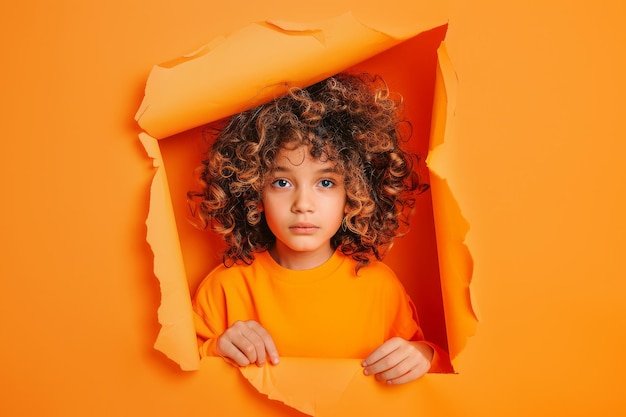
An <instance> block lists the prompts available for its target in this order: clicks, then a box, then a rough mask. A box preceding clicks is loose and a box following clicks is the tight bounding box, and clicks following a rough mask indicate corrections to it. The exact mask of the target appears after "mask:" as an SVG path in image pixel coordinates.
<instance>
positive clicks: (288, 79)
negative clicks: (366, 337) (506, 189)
mask: <svg viewBox="0 0 626 417" xmlns="http://www.w3.org/2000/svg"><path fill="white" fill-rule="evenodd" d="M424 22H427V20H426V19H424V20H423V21H422V23H420V22H419V21H418V22H416V23H415V24H414V26H413V28H414V30H413V31H412V32H409V31H407V30H405V29H406V28H404V30H403V31H402V37H400V36H397V34H396V35H395V36H391V35H388V34H386V33H384V32H383V31H381V30H380V29H376V28H374V27H371V26H366V25H363V24H362V23H360V22H358V21H357V20H356V19H355V18H354V17H353V16H352V15H350V14H347V15H343V16H340V17H338V18H336V19H332V20H329V21H325V22H320V23H317V24H308V25H301V24H286V23H282V22H272V23H267V22H266V23H260V24H253V25H250V26H248V27H246V28H244V29H242V30H241V31H238V32H236V33H234V34H231V35H229V36H227V37H221V38H217V39H216V40H215V41H213V42H211V43H210V44H208V45H206V46H204V47H202V48H200V49H198V50H197V51H195V52H194V53H192V54H189V55H186V56H183V57H181V58H179V59H177V60H173V61H170V62H169V63H166V64H163V65H160V66H156V67H154V69H153V71H152V72H151V74H150V77H149V79H148V83H147V86H146V95H145V97H144V100H143V102H142V104H141V107H140V109H139V111H138V112H137V115H136V119H137V121H138V122H139V124H140V125H141V126H142V128H143V129H145V130H146V131H147V132H148V133H149V134H147V133H141V134H140V139H141V141H142V143H143V145H144V147H145V149H146V151H147V152H148V155H149V156H151V157H152V158H153V159H154V166H155V167H156V168H157V169H156V173H155V176H154V179H153V183H152V186H151V195H150V213H149V216H148V219H147V221H146V223H147V226H148V236H147V240H148V242H149V243H150V245H151V248H152V251H153V253H154V272H155V275H156V277H157V278H158V280H159V281H160V285H161V292H162V300H161V306H160V308H159V322H160V323H161V325H162V329H161V331H160V333H159V336H158V339H157V341H156V343H155V348H156V349H158V350H160V351H162V352H163V353H165V354H166V355H167V356H168V357H169V358H171V359H172V360H174V361H175V362H177V363H178V364H179V365H180V366H181V368H182V369H185V370H196V369H199V368H200V361H199V357H198V352H197V348H196V341H195V330H194V326H193V318H192V312H191V299H190V296H189V287H188V282H187V278H186V275H185V267H184V263H183V257H182V253H181V249H180V242H179V238H178V233H177V229H176V221H175V218H174V210H173V208H172V201H171V198H170V195H169V187H168V181H167V177H166V172H165V168H164V166H163V160H162V157H161V152H160V149H159V142H158V139H161V138H165V137H168V136H170V135H172V134H175V133H178V132H182V131H185V130H188V129H191V128H194V127H198V126H201V125H203V124H206V123H209V122H212V121H215V120H217V119H220V118H222V117H225V116H228V115H230V114H233V113H236V112H238V111H241V110H244V109H246V108H248V107H251V106H253V105H256V104H259V103H260V102H262V101H265V100H269V99H272V98H273V97H274V96H275V95H279V94H282V93H283V92H284V91H285V90H284V89H285V85H286V84H290V85H298V86H305V85H309V84H311V83H313V82H316V81H318V80H321V79H323V78H325V77H327V76H329V75H331V74H334V73H336V72H340V71H343V70H345V69H348V68H350V67H351V66H353V65H355V64H357V63H359V62H361V61H363V60H365V59H367V58H369V57H372V56H374V55H376V54H378V53H380V52H382V51H384V50H386V49H388V48H390V47H392V46H394V45H396V44H399V43H401V42H403V41H404V40H407V39H408V38H411V37H413V36H416V35H417V34H419V33H421V32H422V31H425V30H427V29H431V28H432V27H433V26H434V25H432V21H430V22H428V24H426V23H424ZM438 23H439V24H443V23H445V22H443V21H439V22H438ZM386 24H387V26H393V25H390V24H389V22H386ZM258 49H272V50H273V51H280V53H279V54H278V55H280V59H279V57H277V59H276V60H273V59H267V56H265V59H263V60H261V61H259V60H258V59H257V58H258V57H256V58H255V57H254V56H253V55H254V54H258V53H259V51H258ZM263 53H264V54H265V53H268V51H266V50H265V51H264V52H263ZM242 60H243V61H242ZM242 62H244V64H242ZM246 62H247V63H248V64H245V63H246ZM249 62H254V64H255V65H254V66H252V65H249ZM263 63H267V64H268V65H267V66H263V65H260V64H263ZM268 86H269V87H268ZM455 86H456V84H455V77H454V72H453V70H452V66H451V64H450V62H449V60H448V59H447V55H446V54H445V46H443V47H442V48H440V50H439V68H438V72H437V83H436V91H435V103H434V106H433V112H434V116H433V128H432V132H433V133H432V138H431V147H432V148H433V149H434V148H435V147H436V146H437V145H439V144H441V143H442V142H443V140H444V139H445V138H446V137H447V136H449V135H450V134H451V133H450V132H451V129H450V126H451V119H452V114H453V108H454V89H455V88H456V87H455ZM437 152H438V151H437ZM428 162H429V165H431V168H432V169H433V175H432V176H431V189H432V192H433V206H434V211H435V226H436V231H437V245H438V250H439V253H440V265H441V281H442V295H443V300H444V307H445V314H446V326H447V329H448V337H449V347H450V354H451V356H452V357H455V356H456V355H457V354H458V352H459V351H460V350H461V349H462V347H463V345H464V344H465V341H466V339H467V337H468V336H470V335H471V334H473V332H474V327H475V324H476V317H475V315H474V313H473V310H472V307H471V304H470V303H469V301H470V300H469V292H468V288H469V283H470V280H471V270H472V260H471V257H470V255H469V251H468V250H467V247H466V246H465V245H464V244H463V240H464V236H465V233H466V232H467V227H468V226H467V223H466V222H465V220H464V219H463V218H462V216H461V214H460V211H459V210H458V205H456V202H455V201H454V198H453V197H452V194H451V192H450V190H449V188H448V186H447V184H446V183H445V181H444V180H441V179H440V177H439V176H438V175H437V174H435V171H436V172H444V171H445V161H444V160H443V159H442V158H439V157H431V158H429V159H428ZM190 170H191V167H190ZM291 359H293V360H288V358H285V360H284V361H283V362H282V363H281V364H280V365H279V366H277V367H275V368H269V367H268V368H262V369H256V368H254V367H247V368H244V369H242V371H241V372H242V373H243V374H244V376H245V377H246V378H247V379H248V380H249V381H250V382H251V383H252V385H254V386H255V387H256V388H257V389H258V390H259V391H261V392H263V393H265V394H267V395H268V397H269V398H272V399H276V400H279V401H282V402H284V403H285V404H287V405H289V406H291V407H294V408H296V409H298V410H300V411H302V412H305V413H308V414H311V415H315V414H316V413H317V414H316V415H321V414H320V410H321V411H322V414H323V412H324V410H326V409H330V408H332V407H333V405H334V404H336V402H337V401H339V400H340V399H341V396H342V393H343V392H344V390H345V389H346V387H351V386H353V385H354V384H355V383H354V381H361V379H362V378H363V376H362V375H359V376H357V375H358V374H359V373H360V367H359V366H358V365H356V366H355V365H354V364H355V363H357V361H356V360H353V359H350V360H335V359H312V360H307V359H306V358H291ZM312 364H315V366H312ZM322 369H332V372H331V374H332V379H328V378H329V377H326V379H325V378H324V375H320V376H319V378H308V377H307V375H312V374H314V373H316V372H320V371H321V370H322ZM358 378H361V379H358ZM325 380H326V381H327V382H328V383H327V384H318V382H314V381H325ZM314 383H315V384H318V385H315V387H314V389H313V388H311V387H309V388H310V389H309V388H307V387H304V386H301V384H314ZM351 384H352V385H351ZM359 384H361V382H359V383H356V385H354V386H358V387H360V385H359ZM359 389H360V388H359ZM312 393H315V395H312Z"/></svg>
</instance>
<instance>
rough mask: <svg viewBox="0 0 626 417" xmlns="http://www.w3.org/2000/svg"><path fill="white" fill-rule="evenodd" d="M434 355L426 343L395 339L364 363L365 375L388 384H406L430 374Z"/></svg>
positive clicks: (384, 344)
mask: <svg viewBox="0 0 626 417" xmlns="http://www.w3.org/2000/svg"><path fill="white" fill-rule="evenodd" d="M433 354H434V351H433V348H431V347H430V346H428V345H427V344H426V343H422V342H409V341H407V340H404V339H402V338H400V337H393V338H391V339H389V340H387V341H386V342H385V343H383V344H382V345H381V346H379V347H378V348H377V349H376V350H375V351H374V352H372V353H371V354H370V355H369V356H368V357H367V358H366V359H365V360H364V361H363V363H362V365H363V367H364V368H365V369H363V373H364V374H365V375H374V376H375V378H376V380H377V381H381V382H385V383H387V384H404V383H406V382H410V381H413V380H415V379H417V378H419V377H421V376H422V375H424V374H425V373H426V372H428V370H429V369H430V362H431V360H432V358H433Z"/></svg>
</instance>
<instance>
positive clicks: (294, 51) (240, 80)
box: [135, 14, 444, 139]
mask: <svg viewBox="0 0 626 417" xmlns="http://www.w3.org/2000/svg"><path fill="white" fill-rule="evenodd" d="M442 23H444V22H442ZM428 28H429V27H425V26H423V25H421V24H420V21H417V22H416V23H415V25H414V27H413V32H412V33H406V31H402V32H400V35H399V36H397V35H394V34H387V33H384V32H382V31H380V30H378V29H377V28H375V27H370V26H367V25H364V24H362V23H361V22H359V21H358V20H356V19H355V18H354V17H353V16H352V15H351V14H345V15H342V16H339V17H337V18H335V19H330V20H327V21H322V22H316V23H310V24H302V23H286V22H263V23H257V24H252V25H250V26H247V27H245V28H243V29H241V30H239V31H237V32H235V33H232V34H230V35H229V36H227V37H224V38H220V39H217V40H214V41H213V42H211V43H209V44H207V45H205V46H203V47H202V48H200V49H199V50H197V51H196V52H194V53H192V54H189V55H185V56H183V57H181V58H178V59H176V60H173V61H170V62H168V63H165V64H162V65H157V66H155V67H154V68H153V69H152V71H151V73H150V76H149V78H148V82H147V85H146V91H145V98H144V100H143V102H142V104H141V106H140V108H139V110H138V111H137V114H136V116H135V118H136V119H137V122H138V123H139V125H140V126H141V127H142V128H143V129H144V130H145V131H146V132H148V133H149V134H150V135H151V136H153V137H155V138H157V139H162V138H164V137H167V136H171V135H173V134H175V133H180V132H182V131H185V130H188V129H191V128H193V127H197V126H201V125H203V124H206V123H209V122H211V121H214V120H218V119H221V118H223V117H225V116H229V115H231V114H235V113H238V112H241V111H243V110H245V109H248V108H251V107H254V106H255V105H258V104H261V103H262V102H265V101H269V100H271V99H273V98H275V97H276V96H278V95H281V94H283V93H285V92H286V89H287V87H288V86H289V85H291V86H306V85H311V84H314V83H315V82H317V81H320V80H323V79H324V78H327V77H329V76H330V75H333V74H336V73H337V72H340V71H342V70H345V69H346V68H349V67H351V66H353V65H355V64H357V63H359V62H361V61H363V60H365V59H367V58H369V57H372V56H374V55H376V54H378V53H380V52H382V51H384V50H386V49H389V48H390V47H392V46H394V45H397V44H398V43H400V42H402V41H404V40H406V39H408V38H410V37H411V36H415V35H416V34H418V33H420V32H421V31H422V30H425V29H428Z"/></svg>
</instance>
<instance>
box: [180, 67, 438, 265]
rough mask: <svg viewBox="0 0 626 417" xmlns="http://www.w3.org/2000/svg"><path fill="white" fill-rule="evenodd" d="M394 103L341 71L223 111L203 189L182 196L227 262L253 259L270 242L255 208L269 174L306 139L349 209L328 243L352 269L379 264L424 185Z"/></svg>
mask: <svg viewBox="0 0 626 417" xmlns="http://www.w3.org/2000/svg"><path fill="white" fill-rule="evenodd" d="M400 104H401V100H395V99H393V98H392V97H391V95H390V93H389V90H388V89H387V86H386V84H385V83H384V81H383V80H382V79H381V78H380V77H376V76H370V75H365V74H362V75H351V74H338V75H335V76H333V77H330V78H327V79H325V80H323V81H321V82H319V83H317V84H314V85H312V86H310V87H307V88H291V89H290V90H289V92H288V93H287V94H286V95H284V96H283V97H279V98H277V99H275V100H274V101H271V102H269V103H267V104H263V105H261V106H258V107H256V108H253V109H251V110H247V111H244V112H242V113H238V114H235V115H233V116H232V117H230V119H229V120H228V121H227V122H226V125H225V126H224V127H223V128H221V129H219V130H218V131H217V133H216V134H213V136H217V137H216V138H215V141H214V143H213V145H212V147H211V149H210V151H209V153H208V157H207V158H206V159H205V160H204V161H203V162H202V167H201V174H200V175H201V176H200V181H201V183H202V188H203V190H202V192H190V193H189V197H190V199H192V200H194V201H198V200H199V210H198V211H197V215H198V217H199V219H200V221H201V223H202V226H203V227H204V228H206V227H207V226H209V225H210V227H211V229H213V230H214V231H216V232H217V233H219V234H221V235H222V236H223V238H224V240H225V242H226V244H227V248H226V249H225V251H224V253H223V262H224V265H226V266H230V265H232V264H234V263H237V262H244V263H251V262H252V261H253V260H254V253H255V252H259V251H264V250H267V249H269V248H270V247H271V246H272V245H273V243H274V242H275V237H274V235H273V234H272V233H271V231H270V230H269V228H268V226H267V223H266V222H265V218H264V215H263V213H262V212H261V211H260V210H259V208H260V207H261V194H262V189H263V187H264V185H265V181H266V177H267V174H268V173H270V172H271V170H272V168H273V166H274V159H275V156H276V154H277V153H278V151H279V150H280V149H281V147H284V146H285V145H287V144H289V145H292V144H296V145H300V144H303V145H307V146H308V147H309V148H310V152H311V155H312V156H313V157H316V158H320V159H325V160H331V161H333V162H335V163H336V169H337V170H338V172H339V173H340V174H342V175H344V178H345V184H344V186H345V190H346V205H347V214H346V215H345V218H344V222H343V225H342V227H340V228H339V230H338V231H337V232H336V233H335V235H334V236H333V237H332V239H331V246H332V247H333V249H337V248H339V250H341V251H342V252H343V253H344V254H346V255H348V256H351V257H352V258H354V259H355V260H356V261H357V269H358V268H360V267H362V266H364V265H366V264H367V263H369V261H370V259H371V257H372V256H374V257H375V258H376V259H378V260H381V259H382V258H383V257H384V255H385V253H386V251H387V250H388V249H389V247H390V246H391V244H392V243H393V240H394V238H395V237H397V236H399V235H401V234H403V233H405V232H406V230H403V227H402V226H407V227H408V216H409V214H410V212H411V209H412V208H413V203H414V199H413V197H412V195H413V193H412V192H413V191H415V190H418V191H420V192H421V191H424V190H425V189H427V188H428V185H426V184H420V182H419V178H418V176H417V174H416V173H415V172H414V170H413V165H414V162H415V161H417V160H418V159H417V157H416V156H414V155H411V154H409V153H407V152H405V151H404V150H402V149H401V147H400V142H402V141H403V140H408V137H406V138H403V137H402V134H401V132H400V128H399V127H400V125H401V123H402V122H401V120H400V119H399V109H400ZM406 123H408V122H406ZM407 230H408V229H407Z"/></svg>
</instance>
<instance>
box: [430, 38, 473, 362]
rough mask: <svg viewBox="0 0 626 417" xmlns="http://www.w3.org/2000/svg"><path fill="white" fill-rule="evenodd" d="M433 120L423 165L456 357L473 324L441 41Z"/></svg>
mask: <svg viewBox="0 0 626 417" xmlns="http://www.w3.org/2000/svg"><path fill="white" fill-rule="evenodd" d="M437 58H438V66H437V72H436V83H435V94H434V98H433V119H432V123H431V138H430V151H429V154H428V158H427V164H428V167H429V169H430V171H431V173H430V185H431V192H432V198H433V217H434V223H435V230H436V234H437V253H438V255H439V268H440V276H441V289H442V296H443V302H444V313H445V319H446V330H447V334H448V349H449V353H450V357H451V358H452V359H454V358H456V356H457V355H458V354H459V352H460V351H461V350H462V349H463V348H464V347H465V344H466V342H467V338H468V337H470V336H473V335H474V332H475V330H476V325H477V322H478V319H477V316H476V314H475V312H474V308H473V306H472V302H471V296H470V283H471V280H472V273H473V260H472V256H471V254H470V252H469V249H468V247H467V245H466V244H465V236H466V235H467V232H468V231H469V223H468V222H467V220H466V219H465V218H464V217H463V214H462V213H461V208H460V207H459V204H458V203H457V200H456V198H455V197H454V195H453V193H452V190H451V188H450V185H449V184H448V181H447V180H446V179H445V178H446V171H449V170H450V169H451V166H450V161H449V159H446V158H445V157H444V156H443V155H444V154H445V149H446V141H447V140H448V139H449V138H450V137H451V136H452V135H453V116H454V112H455V107H456V93H457V84H458V79H457V75H456V72H455V71H454V69H453V67H452V63H451V62H450V59H449V57H448V54H447V50H446V45H445V42H442V44H441V46H440V47H439V48H438V50H437Z"/></svg>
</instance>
